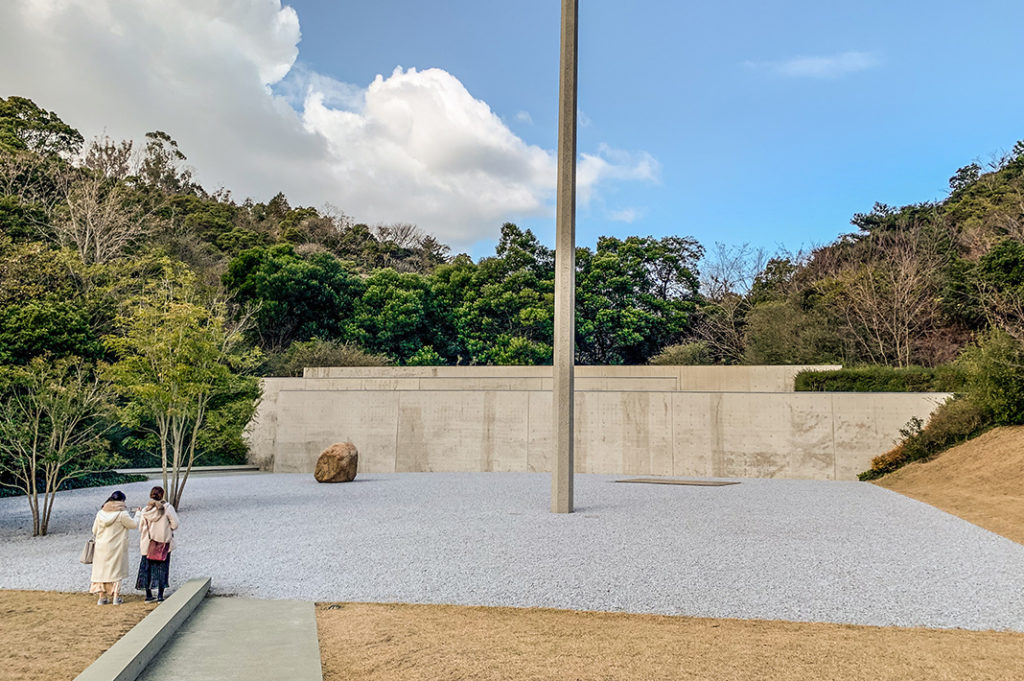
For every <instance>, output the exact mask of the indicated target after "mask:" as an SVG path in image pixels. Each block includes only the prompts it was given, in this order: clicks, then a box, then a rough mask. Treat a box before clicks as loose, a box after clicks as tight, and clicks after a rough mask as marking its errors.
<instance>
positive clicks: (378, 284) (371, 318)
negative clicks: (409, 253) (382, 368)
mask: <svg viewBox="0 0 1024 681" xmlns="http://www.w3.org/2000/svg"><path fill="white" fill-rule="evenodd" d="M444 322H445V320H444V319H443V318H442V315H441V314H440V313H439V311H438V310H437V307H436V305H435V302H434V297H433V291H432V290H431V288H430V283H429V282H428V281H427V280H426V278H424V277H422V276H420V275H417V274H400V273H398V272H396V271H394V270H392V269H383V270H377V271H376V272H374V273H373V274H371V275H370V276H369V277H367V278H366V280H365V282H364V288H363V291H362V296H361V297H360V298H359V299H358V301H357V302H356V304H355V313H354V323H355V327H356V329H357V332H356V333H357V334H358V340H359V341H360V344H361V345H362V346H363V347H364V348H366V349H367V350H369V351H370V352H374V353H382V354H386V355H389V356H391V357H394V358H395V359H397V360H399V361H403V362H404V361H406V360H408V359H409V358H410V357H412V356H414V355H416V353H418V352H420V351H421V350H422V349H423V348H425V347H434V346H435V345H441V346H442V347H443V345H445V344H446V341H447V339H445V338H444V337H443V333H444V330H445V329H444V326H445V323H444Z"/></svg>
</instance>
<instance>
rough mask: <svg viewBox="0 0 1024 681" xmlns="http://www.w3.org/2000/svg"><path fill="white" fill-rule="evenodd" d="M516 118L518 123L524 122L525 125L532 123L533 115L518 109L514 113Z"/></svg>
mask: <svg viewBox="0 0 1024 681" xmlns="http://www.w3.org/2000/svg"><path fill="white" fill-rule="evenodd" d="M516 120H517V121H519V122H520V123H526V124H527V125H533V116H531V115H530V112H529V111H520V112H519V113H517V114H516Z"/></svg>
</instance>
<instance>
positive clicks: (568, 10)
mask: <svg viewBox="0 0 1024 681" xmlns="http://www.w3.org/2000/svg"><path fill="white" fill-rule="evenodd" d="M578 18H579V0H562V59H561V63H562V68H561V78H560V81H559V90H558V206H557V213H558V217H557V222H556V224H555V366H554V385H553V388H554V394H553V396H552V397H553V402H554V414H553V416H554V421H553V424H554V431H555V459H554V466H553V467H552V472H551V512H552V513H572V507H573V489H572V487H573V484H572V483H573V432H574V427H573V420H574V419H573V378H574V377H573V373H574V372H573V367H574V365H575V360H576V357H575V355H576V56H577V49H576V42H577V35H578V31H577V25H576V24H577V19H578Z"/></svg>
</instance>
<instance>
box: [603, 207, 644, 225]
mask: <svg viewBox="0 0 1024 681" xmlns="http://www.w3.org/2000/svg"><path fill="white" fill-rule="evenodd" d="M640 216H641V214H640V211H638V210H636V209H635V208H623V209H622V210H613V211H611V212H610V213H608V219H609V220H611V221H612V222H625V223H627V224H630V223H632V222H635V221H636V219H637V218H639V217H640Z"/></svg>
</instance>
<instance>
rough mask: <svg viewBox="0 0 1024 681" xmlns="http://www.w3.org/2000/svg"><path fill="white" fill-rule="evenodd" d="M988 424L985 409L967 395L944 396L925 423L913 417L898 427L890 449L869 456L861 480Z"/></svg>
mask: <svg viewBox="0 0 1024 681" xmlns="http://www.w3.org/2000/svg"><path fill="white" fill-rule="evenodd" d="M990 425H991V420H990V418H989V417H988V414H987V413H986V410H985V409H984V408H982V407H980V406H979V405H978V404H977V403H975V401H974V400H973V399H971V398H969V397H960V398H951V399H949V400H946V402H944V403H943V404H942V405H940V406H939V408H938V409H936V410H935V412H934V413H933V414H932V416H931V418H930V419H929V420H928V425H924V421H922V420H921V419H919V418H917V417H915V418H912V419H910V421H909V422H908V423H907V425H906V426H904V427H903V428H902V429H900V435H901V437H902V440H901V441H900V443H899V444H898V445H896V446H895V447H894V448H893V449H891V450H889V451H888V452H886V453H885V454H882V455H881V456H876V457H875V458H874V459H872V460H871V468H870V469H869V470H867V471H865V472H863V473H861V474H860V476H859V477H860V479H861V480H874V479H875V478H880V477H882V476H883V475H885V474H886V473H891V472H892V471H894V470H896V469H897V468H901V467H902V466H905V465H906V464H908V463H910V462H912V461H920V460H925V459H930V458H932V457H934V456H936V455H938V454H941V453H942V452H944V451H946V450H947V449H949V448H950V447H952V446H954V445H957V444H960V443H961V442H964V441H966V440H969V439H971V438H972V437H975V436H977V435H979V434H981V432H982V431H984V430H985V429H986V428H988V427H989V426H990Z"/></svg>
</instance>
